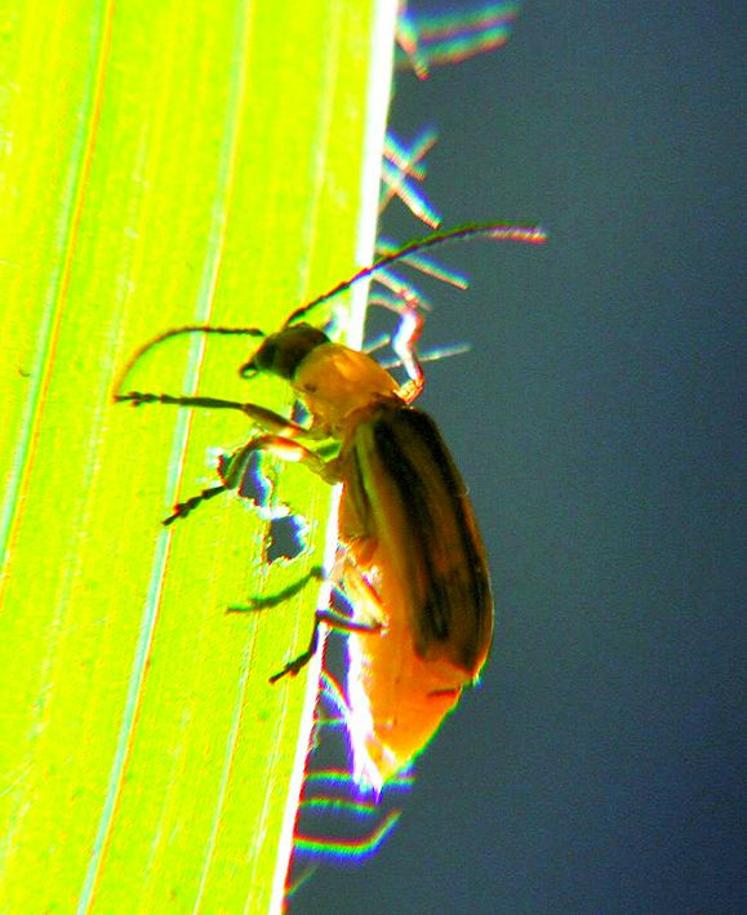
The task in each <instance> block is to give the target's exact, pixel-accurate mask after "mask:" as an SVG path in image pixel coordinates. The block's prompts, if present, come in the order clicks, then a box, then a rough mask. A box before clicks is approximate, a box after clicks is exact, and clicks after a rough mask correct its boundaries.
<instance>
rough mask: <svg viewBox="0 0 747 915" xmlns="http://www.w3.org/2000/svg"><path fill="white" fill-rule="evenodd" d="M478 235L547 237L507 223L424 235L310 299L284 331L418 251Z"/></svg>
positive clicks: (521, 238) (538, 228)
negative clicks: (313, 311) (317, 308)
mask: <svg viewBox="0 0 747 915" xmlns="http://www.w3.org/2000/svg"><path fill="white" fill-rule="evenodd" d="M481 235H484V236H486V237H487V238H492V239H494V240H496V241H518V242H523V243H524V244H531V245H538V244H542V243H543V242H544V241H546V239H547V235H546V233H545V231H544V229H542V228H541V226H512V225H507V224H506V223H495V222H491V223H469V224H467V225H463V226H455V227H454V228H452V229H445V230H443V231H440V232H433V233H432V234H431V235H426V236H425V237H423V238H416V239H413V240H412V241H409V242H406V243H405V244H404V245H403V246H402V247H401V248H398V249H397V250H396V251H392V252H391V253H390V254H384V255H383V256H382V257H379V258H377V259H376V260H375V261H374V262H373V264H371V265H370V266H368V267H363V268H362V269H361V270H359V271H358V272H357V273H355V274H353V276H351V277H350V279H347V280H343V281H342V282H341V283H338V284H337V285H336V286H334V287H333V288H332V289H330V290H329V291H328V292H325V293H324V294H323V295H320V296H317V298H315V299H312V300H311V301H310V302H307V303H306V304H305V305H302V306H301V307H300V308H297V309H296V310H295V311H294V312H293V313H292V314H291V315H290V317H289V318H288V320H287V321H286V322H285V327H288V326H290V325H291V324H293V323H295V322H296V321H297V320H298V319H299V318H304V317H306V315H307V314H308V313H309V312H310V311H311V310H312V309H313V308H316V307H317V305H321V304H322V303H324V302H327V301H329V299H331V298H334V296H336V295H337V294H338V293H340V292H344V291H345V290H346V289H350V287H351V286H354V285H355V284H356V283H358V282H360V281H361V280H364V279H366V278H367V277H369V276H373V275H374V274H376V273H379V271H381V270H383V269H384V268H385V267H388V266H389V265H390V264H394V263H396V262H397V261H401V260H404V259H405V258H407V257H409V256H410V255H412V254H417V253H418V252H419V251H425V250H426V249H428V248H435V247H436V246H437V245H442V244H444V243H445V242H449V241H458V240H460V239H461V240H463V239H467V238H474V237H479V236H481Z"/></svg>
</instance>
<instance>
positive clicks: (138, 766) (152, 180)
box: [0, 0, 396, 912]
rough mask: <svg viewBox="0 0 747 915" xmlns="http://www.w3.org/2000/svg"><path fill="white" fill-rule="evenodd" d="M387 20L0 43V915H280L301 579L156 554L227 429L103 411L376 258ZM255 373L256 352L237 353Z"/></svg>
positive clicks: (300, 758)
mask: <svg viewBox="0 0 747 915" xmlns="http://www.w3.org/2000/svg"><path fill="white" fill-rule="evenodd" d="M395 14H396V5H395V4H394V3H393V2H392V0H379V2H376V0H363V2H360V3H356V4H355V5H354V7H350V8H347V7H346V8H345V9H343V10H341V9H340V6H339V4H336V3H334V2H332V0H327V2H325V0H296V2H291V3H282V4H280V3H270V2H264V0H255V2H250V0H229V2H224V3H200V2H195V0H187V2H182V3H175V2H168V0H167V2H162V3H161V2H157V3H152V2H150V0H125V2H121V3H116V4H115V3H114V2H113V0H110V2H105V0H66V2H65V3H61V4H56V5H53V7H49V6H48V5H46V4H16V5H15V6H14V7H13V9H12V10H11V13H10V14H9V18H8V19H7V20H6V21H5V22H4V28H3V33H2V38H3V42H4V45H5V47H4V50H3V55H2V60H3V63H2V64H1V65H0V66H2V73H0V87H2V88H1V89H0V92H2V95H0V105H1V106H2V109H1V114H0V117H1V118H2V127H3V140H2V145H1V146H0V156H2V207H3V211H4V212H3V213H2V215H1V216H0V232H1V233H2V239H1V241H2V255H0V309H2V321H3V323H2V327H3V339H4V349H5V352H4V358H3V359H2V361H1V362H0V390H1V391H2V402H3V405H4V418H3V423H2V428H0V436H2V443H1V445H0V464H1V472H2V475H3V479H4V482H5V486H4V501H3V507H2V516H1V517H0V543H1V544H2V555H3V577H2V581H1V582H0V588H1V591H0V601H1V606H2V613H1V614H0V671H1V672H2V673H1V675H0V676H1V681H0V709H1V710H2V711H0V716H1V718H2V723H1V726H0V773H1V775H0V777H1V778H2V782H1V783H0V823H1V824H2V828H1V833H2V835H3V836H4V839H3V841H2V844H1V845H0V874H2V877H1V882H0V909H1V910H3V911H12V912H32V911H45V912H47V911H66V912H68V911H72V910H74V909H75V908H78V910H79V911H81V912H84V911H101V912H125V911H128V912H132V911H164V910H168V911H172V912H176V911H190V912H191V911H196V910H204V911H221V912H232V911H248V912H265V911H278V910H279V908H280V906H281V903H282V886H283V879H284V874H285V869H286V866H287V858H288V854H289V850H290V841H291V838H292V826H293V819H294V812H295V805H296V803H297V797H298V792H299V790H300V783H301V778H302V772H303V763H304V759H305V754H306V747H307V742H308V736H309V729H310V726H311V711H312V705H313V698H314V695H315V691H316V679H315V678H316V675H317V673H318V670H316V669H314V668H312V669H310V670H309V671H308V673H307V674H306V675H302V676H299V677H298V678H297V679H295V680H294V679H290V678H286V679H285V680H283V681H281V682H280V683H279V684H277V685H276V686H270V685H269V684H268V682H267V678H268V676H269V675H271V674H272V673H275V672H276V671H277V670H278V669H280V668H281V667H282V665H283V663H284V662H285V661H286V660H287V659H289V658H290V657H292V656H294V655H295V654H296V653H298V652H299V651H301V650H303V648H304V647H305V646H306V644H307V641H308V638H309V635H310V632H311V625H312V616H313V607H314V603H315V600H316V589H315V587H314V586H313V585H310V586H309V587H308V588H305V589H303V590H302V591H301V593H300V594H299V595H298V597H296V598H294V599H293V600H291V601H288V602H287V603H285V604H283V605H281V606H279V607H277V608H274V609H272V610H268V611H266V612H265V613H262V614H235V615H229V616H227V615H225V613H224V610H225V608H226V607H227V606H229V605H231V604H236V603H241V602H242V601H245V600H246V598H247V597H248V596H249V595H251V594H257V593H265V594H266V593H272V592H275V591H280V590H281V589H283V588H285V587H287V586H288V585H289V584H292V583H293V582H294V581H297V580H298V579H299V578H300V577H301V576H302V575H303V574H304V572H305V571H306V570H307V569H308V568H309V567H310V566H311V565H314V564H316V563H318V562H319V556H320V551H321V550H322V549H323V546H324V539H325V532H326V527H327V518H328V515H329V507H330V490H329V488H328V487H325V486H324V485H323V484H321V483H319V482H318V481H316V480H314V479H310V475H309V474H308V472H307V471H305V470H304V469H303V468H298V467H291V468H283V469H282V470H280V469H279V470H278V479H279V486H278V489H277V492H276V498H277V499H279V500H281V501H282V502H285V503H287V504H288V505H290V506H292V507H293V509H294V511H298V512H300V514H301V515H302V516H303V517H304V518H305V519H306V520H307V521H308V524H309V539H310V542H311V543H313V545H314V547H315V551H311V550H309V552H308V553H307V554H305V555H304V556H303V558H302V559H299V560H298V561H296V562H294V563H289V564H286V565H285V566H282V565H281V564H280V563H276V564H274V565H273V566H271V567H268V566H267V565H266V564H265V563H263V562H262V544H263V536H264V532H265V525H264V523H263V522H262V520H261V519H260V518H258V516H257V514H256V513H254V512H252V511H249V510H248V509H247V506H246V504H245V503H242V502H241V501H240V500H238V499H236V498H235V497H233V496H226V497H221V498H219V499H215V500H212V501H211V502H210V503H208V504H205V505H203V506H201V507H200V508H199V509H198V510H197V511H195V513H194V515H192V516H190V518H189V520H187V521H183V522H179V523H177V524H174V525H173V526H171V527H170V528H162V527H161V526H160V524H159V521H160V519H162V518H163V517H165V516H166V515H168V514H169V512H170V509H171V505H172V504H173V502H174V501H176V500H177V499H180V498H185V497H189V496H191V495H194V494H195V493H196V492H198V491H199V490H200V489H201V488H203V487H204V486H206V485H208V486H209V485H211V482H212V481H213V480H214V479H215V477H214V469H213V468H214V461H211V456H210V449H211V448H212V449H222V450H224V451H228V450H230V449H232V448H234V447H236V446H237V445H239V444H241V443H242V442H243V441H245V440H246V439H247V437H248V435H249V434H250V430H249V429H248V428H247V425H246V423H245V422H242V418H241V416H240V415H238V414H237V415H236V416H232V415H224V412H221V411H194V412H191V411H186V410H179V409H177V408H173V407H165V406H144V407H141V408H139V409H137V410H132V409H130V408H128V407H126V406H124V405H115V404H113V403H112V393H113V384H114V379H115V377H116V375H117V372H118V371H119V370H120V369H121V368H122V366H123V365H125V364H126V362H127V359H128V357H129V356H130V355H131V353H132V352H133V351H134V350H135V349H136V348H137V347H138V346H139V345H140V344H142V343H143V342H144V341H146V340H148V339H149V338H150V337H152V336H153V335H154V334H156V333H158V332H160V331H162V330H164V329H166V328H169V327H173V326H179V325H184V324H192V323H201V322H207V321H210V322H211V323H214V324H222V325H259V326H262V327H263V328H267V329H270V330H272V329H275V328H276V327H278V326H279V325H280V323H281V322H282V319H283V318H284V317H285V316H286V315H287V314H288V312H289V311H290V310H291V309H292V308H293V307H295V306H296V305H298V304H299V303H301V302H303V301H304V300H305V299H307V298H310V297H311V296H313V295H315V294H317V293H319V292H322V291H324V290H325V289H327V288H328V287H330V286H332V285H334V283H335V282H337V281H338V280H339V279H341V278H343V277H344V276H346V275H347V274H349V273H350V272H352V270H353V269H354V267H355V265H356V264H357V263H360V262H361V261H363V262H365V261H366V260H368V259H369V258H370V256H371V249H372V239H373V231H374V223H375V202H376V190H377V187H378V163H379V160H380V156H381V149H382V144H383V132H384V117H385V109H386V104H387V101H388V93H389V80H390V69H391V54H392V39H393V29H394V20H395ZM249 343H250V344H251V341H249ZM246 357H247V341H246V339H243V338H238V339H234V338H210V339H208V340H206V339H205V338H199V339H195V338H186V337H182V338H176V339H175V340H172V341H168V342H167V343H164V344H163V346H161V347H156V348H155V349H154V350H153V351H152V352H151V353H149V354H148V356H147V357H146V358H145V359H143V360H142V363H140V364H139V365H138V366H136V367H135V369H134V371H133V373H132V374H131V376H130V377H129V378H128V380H127V385H128V387H136V388H137V389H138V390H145V391H154V392H161V391H166V392H169V393H174V394H179V393H186V392H191V391H193V390H199V391H200V392H201V393H203V394H207V395H212V396H217V397H227V398H232V399H239V400H247V399H251V400H254V401H257V402H259V403H262V404H265V405H267V406H269V407H271V408H273V409H288V407H289V404H290V399H289V395H288V392H287V390H284V388H283V387H282V386H280V385H278V384H275V385H273V384H270V383H267V382H256V383H253V386H252V387H251V388H249V387H247V385H246V382H242V381H240V380H239V379H238V377H237V375H236V368H237V367H238V365H239V364H240V363H241V361H242V360H245V359H246Z"/></svg>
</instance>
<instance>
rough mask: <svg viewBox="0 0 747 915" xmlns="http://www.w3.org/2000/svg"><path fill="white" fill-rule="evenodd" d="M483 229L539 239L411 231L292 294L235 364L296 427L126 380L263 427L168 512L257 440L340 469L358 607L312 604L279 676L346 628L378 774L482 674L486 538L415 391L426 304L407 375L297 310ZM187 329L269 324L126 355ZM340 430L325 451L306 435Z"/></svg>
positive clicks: (489, 613) (356, 720)
mask: <svg viewBox="0 0 747 915" xmlns="http://www.w3.org/2000/svg"><path fill="white" fill-rule="evenodd" d="M475 235H484V236H489V237H493V238H498V239H509V240H517V241H524V242H531V243H539V242H542V241H544V238H545V236H544V233H543V232H542V230H541V229H538V228H529V229H524V228H520V227H513V226H506V225H472V226H461V227H458V228H456V229H451V230H449V231H446V232H437V233H434V234H433V235H430V236H427V237H426V238H424V239H421V240H418V241H416V242H412V243H410V244H408V245H406V246H404V247H403V248H400V249H399V250H398V251H396V252H394V253H392V254H388V255H386V256H384V257H382V258H380V259H379V260H378V261H376V262H375V263H374V264H373V265H372V266H370V267H366V268H364V269H363V270H360V271H359V272H358V273H356V274H355V276H353V277H352V278H351V279H349V280H346V281H344V282H343V283H340V284H339V285H338V286H336V287H335V288H334V289H332V290H330V291H329V292H327V293H325V294H324V295H323V296H320V297H318V298H317V299H314V300H313V301H312V302H309V303H308V304H306V305H304V306H302V307H301V308H298V309H296V310H295V311H294V312H293V313H292V314H291V315H290V317H289V318H288V319H287V321H286V323H285V325H284V326H283V327H282V329H281V330H280V331H278V332H277V333H274V334H271V335H270V336H267V337H266V338H265V339H264V341H263V342H262V344H261V345H260V346H259V348H258V349H257V351H256V352H255V353H254V355H253V356H252V358H251V359H250V360H249V361H248V362H247V363H246V364H245V365H243V366H242V367H241V369H240V373H241V375H242V376H244V377H248V376H251V375H253V374H257V373H261V372H269V373H272V374H275V375H278V376H280V377H281V378H284V379H285V380H287V381H288V382H289V384H290V385H291V387H292V389H293V392H294V394H295V395H296V397H297V398H298V400H300V401H301V402H302V403H303V405H304V406H305V407H306V409H307V411H308V413H309V416H310V418H311V422H310V424H309V425H308V426H302V425H300V424H298V423H295V422H293V421H291V420H289V419H286V418H285V417H283V416H280V415H279V414H277V413H275V412H273V411H271V410H267V409H266V408H264V407H261V406H259V405H257V404H252V403H239V402H235V401H227V400H220V399H216V398H210V397H187V396H179V397H175V396H171V395H167V394H148V393H142V392H137V391H131V392H129V393H127V394H117V395H116V400H119V401H129V402H131V403H132V404H133V405H135V406H138V405H140V404H144V403H162V404H173V405H176V406H182V407H206V408H221V409H233V410H239V411H240V412H242V413H244V414H245V415H246V416H248V417H249V419H250V420H251V421H252V422H253V423H254V424H255V425H256V426H258V427H259V428H260V429H262V430H263V434H261V435H258V436H256V437H254V438H252V439H251V440H250V441H249V442H248V443H247V444H245V445H243V446H242V447H241V448H239V449H238V450H237V451H236V452H234V454H233V455H231V456H230V458H229V459H228V460H227V461H226V462H225V463H224V465H223V466H222V468H221V470H220V475H221V480H222V482H221V484H220V485H218V486H214V487H211V488H209V489H206V490H204V491H203V492H202V493H201V494H200V495H198V496H195V497H193V498H192V499H189V500H187V501H185V502H181V503H179V504H177V505H176V506H175V509H174V514H173V515H171V516H170V517H169V518H167V519H166V521H165V522H164V523H166V524H169V523H171V522H172V521H174V520H175V519H176V518H179V517H184V516H185V515H187V514H188V513H189V512H190V511H191V510H192V509H194V508H195V507H196V506H197V505H198V504H199V503H200V502H202V501H205V500H206V499H209V498H212V497H213V496H215V495H218V494H219V493H221V492H224V491H226V490H231V489H236V488H237V487H238V486H239V485H240V483H241V480H242V479H243V477H244V474H245V472H246V470H247V467H248V464H249V461H250V459H251V457H252V455H253V454H255V453H256V452H258V451H262V452H270V453H271V454H273V455H275V456H276V457H279V458H281V459H283V460H286V461H294V462H300V463H303V464H305V465H306V466H307V467H308V468H309V469H310V470H312V471H313V472H314V473H316V474H318V475H319V476H321V477H322V478H323V479H324V480H325V481H327V482H328V483H330V484H336V483H340V484H342V495H341V501H340V509H339V519H338V521H339V524H338V539H339V548H338V554H337V561H336V563H335V567H334V569H333V571H332V574H331V577H332V580H333V582H334V584H335V585H337V586H339V587H340V588H341V589H342V590H343V592H344V593H345V594H346V595H347V597H348V598H349V599H350V600H351V602H352V605H353V607H354V617H353V618H351V619H349V620H348V619H340V618H338V617H337V616H333V615H331V614H329V613H324V612H321V613H318V614H317V617H316V619H315V625H314V631H313V637H312V640H311V644H310V646H309V649H308V650H307V651H306V652H304V653H303V654H302V655H301V656H300V657H298V658H296V659H295V660H294V661H292V662H291V663H290V664H288V665H286V667H285V668H284V669H283V670H282V671H281V672H280V673H279V674H276V675H275V676H274V677H273V678H272V680H273V681H274V680H277V679H279V678H280V677H281V676H283V675H284V674H287V673H297V672H298V671H299V670H300V669H301V667H303V665H304V664H305V663H306V662H307V661H308V660H309V658H310V657H311V655H312V654H313V652H314V651H315V649H316V645H317V631H318V626H319V622H320V621H326V622H330V623H331V625H333V626H336V627H338V628H342V629H344V630H345V631H347V632H348V656H349V666H348V684H347V686H348V689H347V692H348V703H349V706H350V708H349V714H348V719H349V722H348V723H349V729H350V732H351V743H352V746H353V753H354V758H355V775H356V777H357V778H359V779H361V780H365V781H368V782H370V783H371V784H373V785H374V786H375V787H380V786H381V784H382V783H383V782H384V781H386V780H387V779H388V778H389V777H391V776H392V775H394V774H395V773H396V772H398V771H399V770H400V769H402V768H403V767H405V766H406V765H407V764H408V763H410V762H411V760H412V759H413V757H414V756H415V755H417V753H419V752H420V751H421V750H422V749H423V747H424V746H425V745H426V744H427V742H428V741H429V739H430V738H431V737H432V736H433V734H434V733H435V732H436V730H437V729H438V727H439V725H440V723H441V721H442V720H443V718H444V716H445V715H446V714H447V713H448V712H449V711H450V710H451V709H452V708H453V707H454V706H455V705H456V703H457V702H458V700H459V696H460V694H461V691H462V688H463V687H464V686H466V685H468V684H470V683H473V682H474V681H475V680H476V678H477V676H478V674H479V672H480V670H481V668H482V666H483V664H484V663H485V659H486V658H487V655H488V651H489V648H490V644H491V639H492V632H493V604H492V597H491V591H490V579H489V574H488V566H487V558H486V554H485V548H484V545H483V542H482V539H481V537H480V533H479V530H478V526H477V522H476V520H475V515H474V512H473V509H472V505H471V503H470V500H469V497H468V495H467V490H466V487H465V485H464V483H463V481H462V478H461V476H460V475H459V472H458V470H457V468H456V467H455V465H454V462H453V460H452V458H451V456H450V454H449V451H448V449H447V448H446V445H445V444H444V442H443V440H442V438H441V436H440V434H439V432H438V429H437V428H436V425H435V423H434V422H433V420H431V419H430V417H428V416H427V415H426V414H425V413H423V412H422V411H420V410H417V409H415V408H414V407H412V406H411V403H412V402H413V401H414V400H415V399H416V398H417V396H418V395H419V394H420V392H421V390H422V388H423V372H422V369H421V367H420V363H419V361H418V357H417V354H416V352H415V343H416V342H417V338H418V336H419V334H420V330H421V327H422V317H421V316H420V314H419V313H418V311H417V308H416V307H412V306H409V305H405V306H403V307H402V309H401V314H400V330H399V332H398V334H397V335H396V336H397V339H398V341H399V346H398V352H399V354H400V356H401V358H402V361H403V364H404V366H405V368H406V370H407V372H408V376H409V378H408V380H407V381H406V382H405V383H404V384H402V385H400V384H399V383H398V382H397V381H396V380H395V379H394V378H393V377H392V376H391V375H390V374H389V372H387V371H386V370H385V369H384V368H382V367H381V366H380V365H379V364H378V363H377V362H376V361H375V360H374V359H372V358H371V357H370V356H369V355H367V354H365V353H363V352H359V351H357V350H353V349H350V348H349V347H347V346H343V345H341V344H338V343H333V342H332V341H331V340H330V339H329V338H328V337H327V335H326V334H325V333H324V332H323V331H321V330H319V329H318V328H317V327H314V326H312V325H311V324H309V323H307V322H306V321H304V320H303V319H304V318H305V317H306V316H307V315H308V313H309V312H310V311H311V309H312V308H315V307H316V306H317V305H319V304H320V303H322V302H325V301H327V300H329V299H330V298H332V296H334V295H336V294H337V293H339V292H341V291H342V290H344V289H347V288H349V287H350V286H351V285H353V284H354V283H357V282H358V281H360V280H362V279H364V278H365V277H368V276H371V275H372V274H374V273H376V272H377V271H379V270H381V269H383V268H384V267H386V266H388V265H389V264H391V263H393V262H395V261H399V260H402V259H404V258H406V257H407V256H408V255H411V254H414V253H416V252H419V251H422V250H423V249H426V248H431V247H433V246H435V245H439V244H442V243H443V242H446V241H449V240H451V239H459V238H469V237H472V236H475ZM183 333H215V334H246V335H250V336H264V334H263V333H262V332H261V331H260V330H258V329H257V328H224V327H211V326H190V327H181V328H175V329H173V330H170V331H167V332H165V333H164V334H161V335H160V336H158V337H156V338H154V339H153V340H151V341H150V342H149V343H147V344H146V345H145V346H144V347H143V348H141V350H139V351H138V352H137V353H136V354H135V356H134V357H133V359H132V360H131V361H130V363H129V364H128V366H127V367H126V369H125V371H124V373H123V377H126V375H127V373H128V372H129V369H130V368H131V367H132V365H133V364H134V362H135V361H137V359H139V358H140V356H141V355H142V354H143V353H144V352H145V351H146V350H148V349H150V348H151V347H153V346H154V345H156V344H158V343H161V342H162V341H163V340H165V339H167V338H169V337H172V336H176V335H178V334H183ZM301 440H306V441H309V442H312V443H313V442H323V441H330V440H331V441H333V442H335V443H339V453H338V454H337V456H336V457H334V458H332V459H327V460H325V459H324V458H323V457H321V456H320V455H319V454H318V453H317V452H316V451H314V450H313V449H312V448H309V447H307V446H306V445H305V444H302V443H301Z"/></svg>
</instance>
